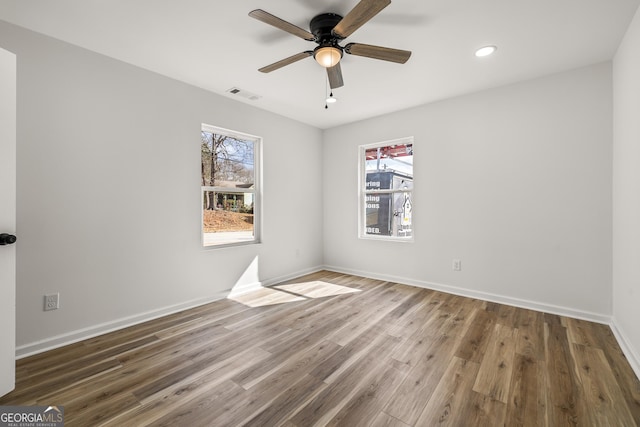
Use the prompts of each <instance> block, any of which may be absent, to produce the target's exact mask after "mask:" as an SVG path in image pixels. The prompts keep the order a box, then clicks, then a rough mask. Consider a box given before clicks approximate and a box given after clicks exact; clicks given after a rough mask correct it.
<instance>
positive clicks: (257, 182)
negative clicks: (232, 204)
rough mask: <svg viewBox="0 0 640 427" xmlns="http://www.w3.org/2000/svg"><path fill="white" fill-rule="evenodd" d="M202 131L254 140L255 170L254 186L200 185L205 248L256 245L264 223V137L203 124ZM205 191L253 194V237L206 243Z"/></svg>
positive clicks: (201, 235) (238, 138)
mask: <svg viewBox="0 0 640 427" xmlns="http://www.w3.org/2000/svg"><path fill="white" fill-rule="evenodd" d="M200 130H201V132H208V133H214V134H218V135H226V136H229V137H232V138H234V139H237V140H241V141H251V142H253V168H254V169H253V172H254V177H253V178H254V183H253V188H233V187H217V186H202V185H201V186H200V239H201V245H202V247H203V248H204V249H218V248H225V247H230V246H242V245H254V244H259V243H261V228H262V227H261V225H262V138H261V137H259V136H256V135H250V134H248V133H243V132H238V131H234V130H230V129H225V128H221V127H219V126H213V125H208V124H205V123H202V124H201V128H200ZM205 191H214V192H217V193H227V194H234V193H236V194H243V195H244V194H246V193H251V194H253V238H252V239H242V240H238V241H229V242H221V243H217V244H208V245H207V244H205V234H207V233H205V232H204V212H203V206H202V200H203V198H204V193H205Z"/></svg>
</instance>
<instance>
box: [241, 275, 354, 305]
mask: <svg viewBox="0 0 640 427" xmlns="http://www.w3.org/2000/svg"><path fill="white" fill-rule="evenodd" d="M356 292H361V290H360V289H357V288H350V287H348V286H342V285H336V284H333V283H328V282H323V281H320V280H316V281H313V282H302V283H289V284H286V285H276V286H272V287H269V288H262V289H258V290H255V291H252V292H249V293H246V294H243V295H238V296H233V297H229V299H230V300H233V301H236V302H239V303H241V304H244V305H247V306H249V307H264V306H268V305H275V304H285V303H290V302H296V301H304V300H307V299H315V298H324V297H332V296H336V295H345V294H352V293H356Z"/></svg>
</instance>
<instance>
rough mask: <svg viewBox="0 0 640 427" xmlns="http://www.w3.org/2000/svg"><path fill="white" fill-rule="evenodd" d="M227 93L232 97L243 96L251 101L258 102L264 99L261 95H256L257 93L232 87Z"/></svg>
mask: <svg viewBox="0 0 640 427" xmlns="http://www.w3.org/2000/svg"><path fill="white" fill-rule="evenodd" d="M227 92H228V93H230V94H231V95H235V96H241V97H243V98H246V99H249V100H251V101H257V100H258V99H260V98H262V97H261V96H260V95H256V94H255V93H251V92H249V91H246V90H244V89H240V88H237V87H232V88H231V89H227Z"/></svg>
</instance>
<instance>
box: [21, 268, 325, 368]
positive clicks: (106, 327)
mask: <svg viewBox="0 0 640 427" xmlns="http://www.w3.org/2000/svg"><path fill="white" fill-rule="evenodd" d="M320 270H322V267H313V268H309V269H305V270H300V271H297V272H294V273H290V274H287V275H285V276H281V277H274V278H271V279H267V280H265V281H263V282H254V283H249V284H246V285H242V286H235V287H233V288H232V289H228V290H226V291H221V292H218V293H216V294H214V295H211V296H208V297H204V298H199V299H195V300H191V301H187V302H183V303H180V304H175V305H172V306H168V307H163V308H160V309H157V310H151V311H147V312H145V313H140V314H135V315H133V316H128V317H123V318H121V319H116V320H113V321H110V322H105V323H101V324H98V325H93V326H89V327H87V328H82V329H77V330H74V331H70V332H67V333H64V334H60V335H55V336H53V337H50V338H47V339H44V340H41V341H35V342H31V343H28V344H24V345H21V346H18V347H16V359H22V358H25V357H28V356H33V355H34V354H38V353H42V352H45V351H48V350H53V349H56V348H59V347H63V346H65V345H69V344H73V343H76V342H78V341H82V340H86V339H89V338H93V337H96V336H98V335H103V334H106V333H109V332H113V331H117V330H119V329H124V328H128V327H129V326H134V325H137V324H140V323H143V322H148V321H149V320H154V319H157V318H159V317H163V316H167V315H169V314H173V313H177V312H179V311H183V310H188V309H190V308H194V307H198V306H201V305H204V304H208V303H210V302H214V301H218V300H221V299H224V298H227V297H229V296H238V295H242V294H245V293H247V292H251V291H253V290H256V289H260V288H262V287H263V286H271V285H275V284H277V283H280V282H284V281H286V280H289V279H294V278H296V277H300V276H304V275H305V274H309V273H314V272H316V271H320Z"/></svg>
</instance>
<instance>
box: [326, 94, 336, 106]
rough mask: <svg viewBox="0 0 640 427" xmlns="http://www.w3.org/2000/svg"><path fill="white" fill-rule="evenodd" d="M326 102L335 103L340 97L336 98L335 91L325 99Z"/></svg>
mask: <svg viewBox="0 0 640 427" xmlns="http://www.w3.org/2000/svg"><path fill="white" fill-rule="evenodd" d="M325 102H326V103H327V104H333V103H336V102H338V98H336V97H335V96H333V92H331V94H330V95H329V96H328V97H327V99H325Z"/></svg>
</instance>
